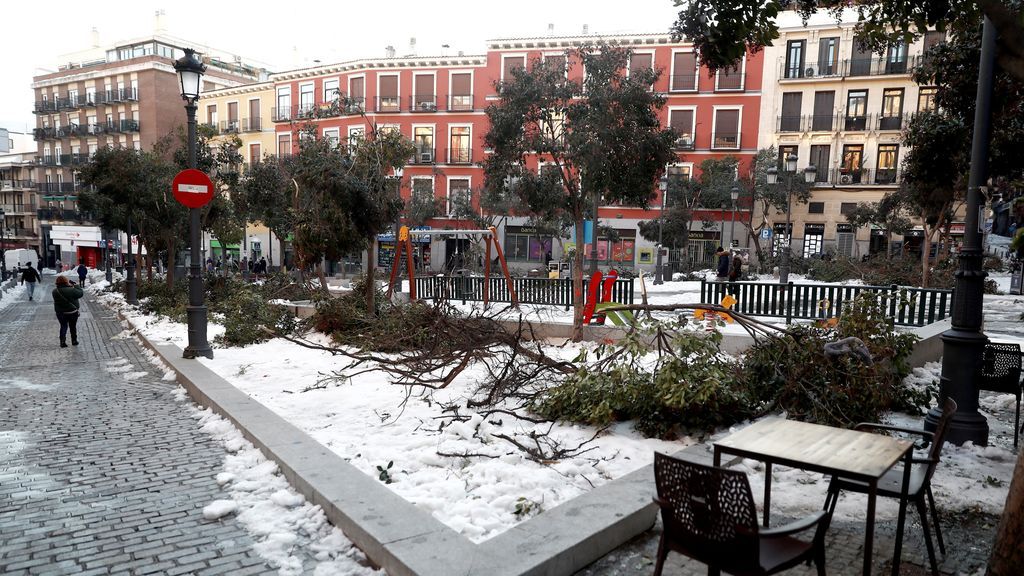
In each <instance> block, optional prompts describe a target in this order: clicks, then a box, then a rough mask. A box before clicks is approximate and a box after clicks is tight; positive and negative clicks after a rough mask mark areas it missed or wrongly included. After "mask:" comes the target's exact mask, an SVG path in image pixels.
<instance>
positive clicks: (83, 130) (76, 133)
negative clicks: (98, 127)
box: [65, 124, 89, 138]
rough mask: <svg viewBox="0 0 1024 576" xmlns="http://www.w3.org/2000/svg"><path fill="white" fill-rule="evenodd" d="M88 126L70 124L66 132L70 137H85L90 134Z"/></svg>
mask: <svg viewBox="0 0 1024 576" xmlns="http://www.w3.org/2000/svg"><path fill="white" fill-rule="evenodd" d="M88 128H89V127H88V126H82V125H81V124H69V125H68V126H67V129H66V130H65V133H66V134H67V136H68V137H70V138H84V137H85V136H87V135H88V133H89V130H88Z"/></svg>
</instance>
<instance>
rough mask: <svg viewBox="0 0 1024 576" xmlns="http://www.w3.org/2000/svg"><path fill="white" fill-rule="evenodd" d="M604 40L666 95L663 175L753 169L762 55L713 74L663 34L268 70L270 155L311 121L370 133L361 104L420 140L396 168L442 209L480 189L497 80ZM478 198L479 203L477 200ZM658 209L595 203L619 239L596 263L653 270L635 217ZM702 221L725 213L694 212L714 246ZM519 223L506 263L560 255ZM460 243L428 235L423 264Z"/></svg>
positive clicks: (445, 257)
mask: <svg viewBox="0 0 1024 576" xmlns="http://www.w3.org/2000/svg"><path fill="white" fill-rule="evenodd" d="M599 40H603V41H605V42H608V43H612V44H616V45H620V46H625V47H629V48H631V49H632V51H633V56H632V60H631V62H630V67H631V68H639V67H646V66H653V67H654V68H655V69H658V70H660V71H661V73H662V74H661V77H660V78H659V80H658V82H657V83H656V84H655V85H654V87H653V89H654V90H656V91H658V92H660V93H663V94H665V96H666V99H667V103H666V106H665V108H664V109H663V110H662V112H661V114H662V121H663V122H664V124H665V125H666V126H672V127H673V128H675V129H676V130H677V131H678V132H679V133H680V134H681V135H683V137H682V138H680V139H679V140H677V142H676V152H677V155H678V161H677V162H675V163H674V164H673V165H671V166H669V167H668V170H669V172H670V173H672V174H682V175H686V176H691V175H695V173H696V171H697V169H698V168H697V167H698V166H699V165H700V163H701V162H702V161H704V160H706V159H709V158H722V157H725V156H727V155H730V154H732V155H735V156H737V157H739V158H740V171H741V173H743V172H745V171H746V170H748V169H749V166H750V162H751V160H752V159H753V158H754V156H755V154H756V152H757V141H758V134H757V130H758V124H759V120H760V119H759V109H760V99H761V98H760V96H761V75H762V68H763V62H762V59H761V55H760V54H750V55H748V56H747V58H746V59H745V61H744V63H743V65H742V67H741V68H740V69H738V70H736V71H735V72H733V73H725V72H722V73H719V74H717V75H711V74H709V73H708V72H707V70H705V69H702V68H699V67H698V66H697V63H696V57H695V54H694V50H693V47H692V46H691V45H690V44H687V43H675V42H672V41H671V39H670V38H669V37H668V36H667V35H663V34H635V35H627V36H615V37H608V36H604V37H597V36H591V37H584V36H578V37H542V38H512V39H499V40H492V41H489V42H488V45H487V52H486V54H483V55H473V56H463V55H458V56H431V57H426V56H424V57H420V56H405V57H397V58H396V57H394V55H393V54H388V55H386V56H385V57H382V58H373V59H363V60H356V61H351V62H343V63H339V64H332V65H325V66H318V67H314V68H307V69H301V70H294V71H290V72H283V73H279V74H275V75H273V76H272V77H271V79H272V81H273V82H274V91H275V99H276V102H275V108H274V110H273V113H272V120H273V121H274V123H275V127H276V136H277V140H276V153H278V154H290V153H291V152H292V150H293V146H295V145H297V140H298V137H297V131H298V130H299V129H300V128H301V127H302V125H304V124H305V123H306V122H307V121H314V122H316V124H317V130H318V131H319V132H320V134H321V135H323V136H324V137H330V138H335V139H337V140H339V141H345V140H347V139H349V138H355V137H358V136H359V135H361V134H362V133H364V131H365V129H366V126H365V124H366V121H365V120H364V119H363V118H362V117H361V116H360V114H359V112H360V111H365V112H366V114H367V116H368V118H369V120H371V121H373V122H376V123H377V124H378V125H379V126H382V127H393V128H394V129H396V130H399V131H401V132H402V134H404V135H405V136H407V137H408V138H410V139H411V140H412V142H413V143H414V145H415V147H416V154H415V156H414V157H413V159H412V161H411V163H410V164H409V166H408V167H407V168H406V169H405V170H404V173H403V175H402V184H403V186H402V189H403V194H404V195H406V196H408V195H409V194H411V193H412V192H413V191H414V190H415V191H419V192H420V193H432V194H433V195H434V196H435V197H436V198H438V199H439V201H440V203H441V205H442V206H443V207H445V209H446V210H447V209H448V208H449V207H450V202H449V199H450V198H451V197H452V196H453V194H457V193H461V192H463V191H465V192H469V191H473V190H478V189H480V188H481V187H482V185H483V170H482V168H481V167H480V162H481V161H482V159H483V158H484V157H485V155H486V154H487V152H486V151H485V150H484V148H483V136H484V134H485V133H486V132H487V118H486V115H485V114H484V109H485V108H486V106H488V105H489V104H491V103H493V102H495V101H497V100H498V96H497V91H496V89H495V87H494V86H495V83H496V82H498V81H500V80H501V79H502V78H504V76H505V75H506V74H508V73H509V70H511V69H512V68H513V67H515V66H528V65H529V64H530V63H531V62H533V61H535V60H537V59H541V58H553V57H558V58H563V57H564V54H565V52H566V50H569V49H572V48H574V47H577V46H579V45H580V44H582V43H586V42H597V41H599ZM581 75H582V71H581V70H580V67H579V66H570V72H569V78H570V79H571V78H574V77H575V78H579V77H581ZM337 95H341V96H344V97H346V98H347V100H348V101H351V102H353V104H352V105H350V106H348V108H347V109H346V108H345V107H344V106H338V105H336V104H334V101H335V98H336V96H337ZM528 168H531V169H536V168H537V166H536V165H534V166H528ZM473 201H474V205H475V206H476V205H477V204H476V199H475V198H474V199H473ZM659 208H660V198H659V199H656V200H655V201H654V202H653V203H652V206H651V207H650V208H649V209H646V210H645V209H641V208H634V207H624V206H603V207H601V208H600V210H599V216H600V220H601V222H600V223H601V224H602V225H610V226H611V227H613V228H614V229H615V230H616V232H617V235H618V239H617V240H616V241H615V242H609V241H606V240H603V239H602V238H600V237H599V238H598V258H599V262H600V263H601V264H602V265H605V266H616V267H620V268H635V267H643V268H647V269H650V268H653V265H654V244H653V243H652V242H649V241H647V240H644V239H643V238H641V237H640V236H639V232H638V229H637V224H638V222H640V221H643V220H652V219H656V218H658V216H659V212H658V209H659ZM443 212H444V211H443ZM700 217H707V218H708V219H711V220H714V221H717V222H719V223H723V224H724V220H725V219H728V218H729V217H730V213H729V212H728V211H722V212H719V211H714V212H701V213H699V214H698V222H697V223H696V224H695V226H694V228H695V233H694V236H695V241H698V242H703V243H705V244H708V245H709V246H710V245H711V244H717V243H719V242H721V238H720V233H721V230H722V227H721V225H720V226H719V227H718V228H717V229H716V230H714V231H703V230H702V229H701V227H700V221H699V219H700ZM522 220H523V219H521V218H519V219H517V218H508V219H503V221H502V224H501V226H500V230H499V233H500V234H501V235H502V241H503V245H504V247H505V249H506V253H507V256H508V258H509V260H510V262H511V263H512V264H513V266H517V267H520V268H530V267H534V266H535V265H537V264H540V263H542V261H543V260H544V258H545V254H546V252H548V251H551V253H552V256H553V258H555V259H559V258H560V257H561V256H562V254H561V250H560V243H559V242H558V241H557V240H553V239H552V238H549V237H543V236H540V235H538V234H537V233H536V231H535V230H532V229H530V228H529V227H527V226H525V223H524V222H523V221H522ZM427 225H429V226H431V227H434V228H453V229H457V228H460V227H466V226H467V224H466V223H462V222H457V221H455V220H454V219H451V218H447V217H445V216H444V214H442V215H441V217H440V218H435V219H433V220H431V221H429V222H428V223H427ZM705 237H706V238H705ZM564 242H566V243H571V242H573V239H571V238H569V239H564ZM464 243H468V240H461V241H460V240H458V239H455V238H452V239H447V240H445V239H435V240H434V241H433V243H432V244H426V243H425V244H424V245H422V246H420V247H419V248H420V250H421V253H422V254H423V258H422V259H423V263H424V264H429V265H430V267H432V268H434V269H438V268H440V267H441V266H442V265H443V264H446V263H449V261H450V260H451V256H452V254H453V253H454V252H455V251H461V250H462V246H463V245H464ZM588 248H589V246H588ZM693 252H698V253H699V252H700V251H693ZM383 257H384V260H386V259H387V256H386V255H384V256H383ZM384 263H385V264H386V262H384Z"/></svg>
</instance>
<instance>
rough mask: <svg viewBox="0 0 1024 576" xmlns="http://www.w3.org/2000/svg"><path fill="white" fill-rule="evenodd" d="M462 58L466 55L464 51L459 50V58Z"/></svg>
mask: <svg viewBox="0 0 1024 576" xmlns="http://www.w3.org/2000/svg"><path fill="white" fill-rule="evenodd" d="M462 56H465V53H463V52H462V50H459V57H460V58H461V57H462Z"/></svg>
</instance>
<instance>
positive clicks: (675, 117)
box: [668, 110, 693, 140]
mask: <svg viewBox="0 0 1024 576" xmlns="http://www.w3.org/2000/svg"><path fill="white" fill-rule="evenodd" d="M668 114H669V118H668V125H669V128H672V129H673V130H675V131H676V132H677V133H678V134H679V137H680V138H683V137H686V138H690V139H691V140H692V139H693V110H671V111H669V113H668Z"/></svg>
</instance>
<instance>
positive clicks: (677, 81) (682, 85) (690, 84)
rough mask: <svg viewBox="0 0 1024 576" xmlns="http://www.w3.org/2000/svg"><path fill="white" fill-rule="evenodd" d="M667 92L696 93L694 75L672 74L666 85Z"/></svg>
mask: <svg viewBox="0 0 1024 576" xmlns="http://www.w3.org/2000/svg"><path fill="white" fill-rule="evenodd" d="M668 91H669V92H696V91H697V75H696V74H673V75H672V76H671V77H669V83H668Z"/></svg>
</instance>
